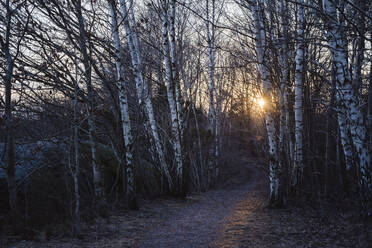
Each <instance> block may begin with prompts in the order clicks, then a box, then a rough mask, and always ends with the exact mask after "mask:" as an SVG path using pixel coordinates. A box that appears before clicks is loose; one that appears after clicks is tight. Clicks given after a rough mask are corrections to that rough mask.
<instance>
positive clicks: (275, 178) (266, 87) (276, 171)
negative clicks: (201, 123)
mask: <svg viewBox="0 0 372 248" xmlns="http://www.w3.org/2000/svg"><path fill="white" fill-rule="evenodd" d="M263 4H264V1H263V0H260V1H259V2H256V3H255V4H253V5H252V12H253V17H254V25H255V36H256V52H257V60H258V63H259V69H260V76H261V80H262V88H263V96H262V97H263V98H264V100H265V109H264V110H265V122H266V131H267V137H268V145H269V182H270V196H269V201H270V204H271V205H272V206H280V205H282V204H283V198H282V194H281V192H280V191H279V189H280V173H281V168H280V163H279V157H278V151H277V142H276V129H275V122H274V117H273V110H274V109H273V103H272V86H271V83H270V79H269V75H270V74H269V71H268V69H267V67H266V65H265V54H264V51H265V47H266V37H265V27H264V23H263V16H262V15H261V11H262V8H263V6H262V5H263Z"/></svg>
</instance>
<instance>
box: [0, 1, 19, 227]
mask: <svg viewBox="0 0 372 248" xmlns="http://www.w3.org/2000/svg"><path fill="white" fill-rule="evenodd" d="M5 8H6V16H5V18H6V22H5V25H6V30H5V43H2V44H1V45H2V50H3V51H4V55H5V58H6V65H7V68H6V72H5V82H4V83H5V113H4V114H5V135H6V138H5V142H6V143H5V146H4V147H5V164H6V165H7V167H6V173H7V182H8V194H9V209H10V215H11V216H10V217H11V220H12V222H13V224H17V223H16V222H17V218H18V211H17V208H18V206H17V185H16V177H15V169H16V168H15V166H16V165H15V157H14V137H13V135H14V126H13V123H12V122H13V121H12V118H13V116H12V80H13V68H14V61H13V58H12V55H11V52H10V38H11V22H12V10H11V7H10V1H9V0H7V1H6V6H5Z"/></svg>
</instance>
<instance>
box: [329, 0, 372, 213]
mask: <svg viewBox="0 0 372 248" xmlns="http://www.w3.org/2000/svg"><path fill="white" fill-rule="evenodd" d="M338 8H340V5H338V4H337V2H336V1H330V0H323V9H324V11H325V12H326V13H327V18H326V23H327V29H328V30H327V33H328V43H329V46H330V50H331V53H332V58H333V61H334V63H335V66H336V70H337V75H336V78H337V83H336V90H337V94H336V97H337V100H338V102H339V103H341V104H342V105H341V110H339V112H338V123H339V127H340V133H341V141H342V145H343V148H344V152H345V149H346V150H347V152H348V149H349V145H348V141H347V140H346V139H347V137H348V134H347V132H348V131H350V134H351V138H352V144H353V146H354V147H355V152H356V156H357V159H358V162H359V171H360V186H361V189H362V193H363V195H362V197H363V201H364V204H365V206H364V208H365V211H366V214H367V215H370V214H371V213H372V183H371V182H372V179H371V164H370V163H371V158H370V153H369V152H368V145H367V144H368V143H367V130H366V127H365V126H364V124H363V116H362V113H361V109H360V107H359V105H358V100H357V99H358V95H357V93H356V92H355V89H354V88H353V87H352V80H351V77H350V72H349V70H348V58H347V45H346V44H345V40H344V39H343V38H342V35H343V30H344V29H343V27H344V25H343V21H342V19H341V18H342V16H341V14H340V13H338V10H337V9H338ZM348 121H349V123H348ZM345 147H346V148H345ZM347 152H345V157H347V156H348V154H347Z"/></svg>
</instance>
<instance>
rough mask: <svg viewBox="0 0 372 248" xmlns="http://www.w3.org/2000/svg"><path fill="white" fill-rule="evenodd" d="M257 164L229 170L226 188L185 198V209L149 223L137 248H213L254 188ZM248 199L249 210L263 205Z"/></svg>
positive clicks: (257, 180)
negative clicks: (238, 207) (236, 209)
mask: <svg viewBox="0 0 372 248" xmlns="http://www.w3.org/2000/svg"><path fill="white" fill-rule="evenodd" d="M256 165H257V161H256V160H254V159H250V160H248V159H245V160H244V161H242V165H241V166H239V168H234V169H235V170H234V171H232V172H233V174H235V175H233V176H232V178H231V179H230V180H229V182H228V185H225V186H224V187H223V188H221V189H216V190H211V191H208V192H206V193H202V194H193V195H191V196H190V197H188V199H187V200H186V204H187V206H183V207H181V208H179V209H178V210H177V211H176V213H174V214H171V215H169V216H168V218H166V219H165V220H159V222H158V223H152V224H151V228H150V229H149V232H148V234H147V235H146V236H145V237H144V241H142V242H141V243H140V244H139V246H138V247H146V248H147V247H148V248H151V247H154V248H155V247H156V248H159V247H164V248H168V247H180V248H182V247H184V248H191V247H211V246H212V247H213V246H214V244H213V243H214V242H215V241H216V240H218V238H219V237H220V235H221V233H222V232H226V231H227V230H224V228H225V225H224V223H225V222H227V221H228V220H229V218H231V217H232V216H234V212H235V206H236V205H237V204H238V203H239V202H241V201H242V200H243V199H245V198H247V197H248V195H249V194H252V192H254V190H255V188H256V187H257V184H258V182H259V180H260V175H259V174H260V173H259V171H258V169H256V168H255V166H256ZM251 200H252V201H251V210H254V209H255V208H257V207H258V206H259V205H260V204H262V203H263V200H262V198H254V199H253V198H251ZM236 234H237V233H236ZM216 245H217V244H216Z"/></svg>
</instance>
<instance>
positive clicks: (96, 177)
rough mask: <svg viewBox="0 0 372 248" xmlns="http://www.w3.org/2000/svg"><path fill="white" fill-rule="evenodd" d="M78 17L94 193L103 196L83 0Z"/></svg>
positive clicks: (77, 3) (78, 4)
mask: <svg viewBox="0 0 372 248" xmlns="http://www.w3.org/2000/svg"><path fill="white" fill-rule="evenodd" d="M75 4H76V17H77V18H78V21H79V33H80V34H79V43H80V52H81V53H82V55H83V64H84V77H85V83H86V87H87V94H88V108H87V112H88V117H87V119H88V136H89V144H90V151H91V159H92V162H91V163H92V169H93V185H94V194H95V196H96V197H100V198H101V197H103V196H104V190H103V182H102V176H101V171H100V168H99V166H98V165H97V161H96V144H95V140H94V135H95V132H96V126H95V123H94V112H93V111H94V95H93V85H92V75H91V74H92V69H91V65H90V58H89V54H88V49H87V42H88V39H87V34H86V30H85V24H84V18H83V13H82V7H81V0H78V1H76V3H75Z"/></svg>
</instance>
